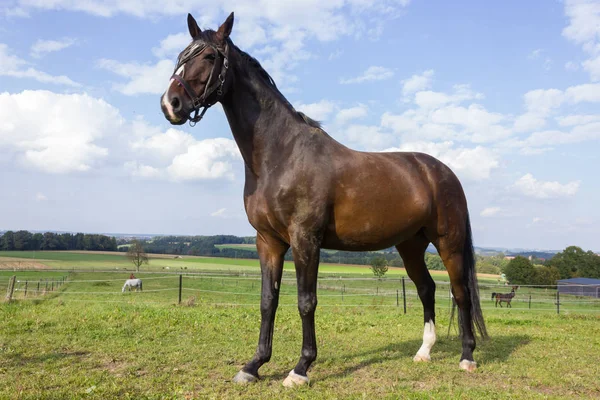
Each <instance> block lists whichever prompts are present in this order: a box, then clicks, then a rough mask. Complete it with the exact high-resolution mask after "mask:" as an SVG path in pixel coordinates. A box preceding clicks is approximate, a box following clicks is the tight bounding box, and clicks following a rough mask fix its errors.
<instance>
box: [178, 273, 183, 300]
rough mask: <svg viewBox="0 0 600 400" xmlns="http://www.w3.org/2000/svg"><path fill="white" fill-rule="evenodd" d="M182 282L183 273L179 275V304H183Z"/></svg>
mask: <svg viewBox="0 0 600 400" xmlns="http://www.w3.org/2000/svg"><path fill="white" fill-rule="evenodd" d="M182 283H183V275H179V303H178V304H181V286H182Z"/></svg>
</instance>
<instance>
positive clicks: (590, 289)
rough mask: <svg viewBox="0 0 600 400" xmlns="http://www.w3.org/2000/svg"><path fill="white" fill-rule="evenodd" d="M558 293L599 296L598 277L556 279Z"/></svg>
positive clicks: (599, 281)
mask: <svg viewBox="0 0 600 400" xmlns="http://www.w3.org/2000/svg"><path fill="white" fill-rule="evenodd" d="M558 291H559V292H560V294H572V295H576V296H590V297H596V298H600V279H590V278H571V279H561V280H559V281H558Z"/></svg>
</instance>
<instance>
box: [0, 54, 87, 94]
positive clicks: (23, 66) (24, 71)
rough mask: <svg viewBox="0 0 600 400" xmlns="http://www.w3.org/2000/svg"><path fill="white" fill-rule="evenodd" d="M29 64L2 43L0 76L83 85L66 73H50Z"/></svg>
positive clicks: (75, 85) (57, 83) (74, 85)
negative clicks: (57, 74)
mask: <svg viewBox="0 0 600 400" xmlns="http://www.w3.org/2000/svg"><path fill="white" fill-rule="evenodd" d="M29 65H30V64H29V63H28V62H27V61H25V60H23V59H21V58H19V57H17V56H15V55H12V54H11V52H10V49H9V48H8V46H7V45H6V44H3V43H0V76H11V77H14V78H30V79H34V80H36V81H38V82H41V83H51V84H56V85H66V86H73V87H78V86H81V85H80V84H78V83H77V82H74V81H72V80H71V79H69V78H68V77H66V76H64V75H59V76H54V75H50V74H47V73H45V72H43V71H39V70H37V69H35V68H33V67H31V66H29Z"/></svg>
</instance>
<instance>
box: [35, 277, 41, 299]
mask: <svg viewBox="0 0 600 400" xmlns="http://www.w3.org/2000/svg"><path fill="white" fill-rule="evenodd" d="M35 295H36V296H39V295H40V281H38V285H37V290H36V291H35Z"/></svg>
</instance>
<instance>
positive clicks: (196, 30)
mask: <svg viewBox="0 0 600 400" xmlns="http://www.w3.org/2000/svg"><path fill="white" fill-rule="evenodd" d="M187 22H188V29H189V31H190V35H191V36H192V39H196V37H198V36H199V35H200V32H202V30H200V27H199V26H198V23H197V22H196V20H195V19H194V17H192V14H188V21H187Z"/></svg>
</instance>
